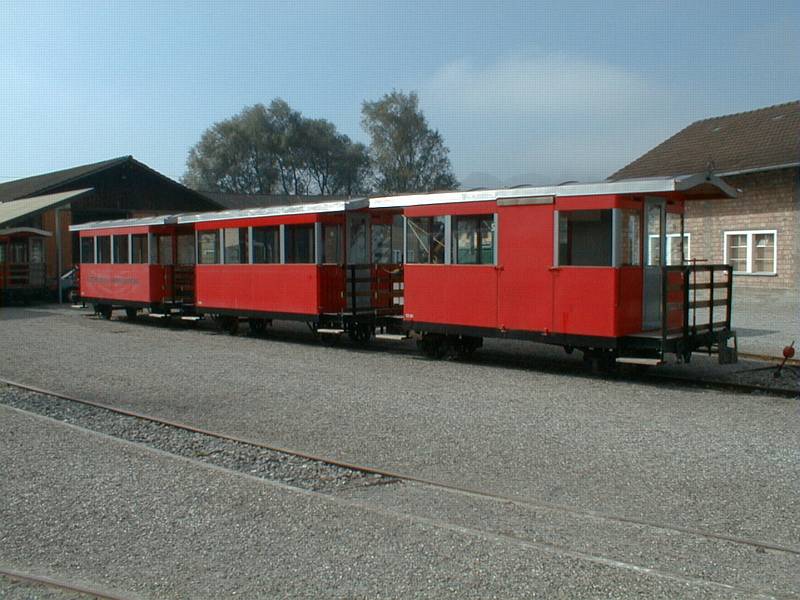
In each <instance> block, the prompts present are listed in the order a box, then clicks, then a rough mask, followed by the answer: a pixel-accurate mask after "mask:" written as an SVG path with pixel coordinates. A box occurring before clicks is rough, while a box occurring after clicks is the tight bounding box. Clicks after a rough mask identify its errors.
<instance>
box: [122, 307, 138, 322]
mask: <svg viewBox="0 0 800 600" xmlns="http://www.w3.org/2000/svg"><path fill="white" fill-rule="evenodd" d="M138 315H139V309H137V308H131V307H128V308H126V309H125V318H126V319H128V321H135V320H136V317H137V316H138Z"/></svg>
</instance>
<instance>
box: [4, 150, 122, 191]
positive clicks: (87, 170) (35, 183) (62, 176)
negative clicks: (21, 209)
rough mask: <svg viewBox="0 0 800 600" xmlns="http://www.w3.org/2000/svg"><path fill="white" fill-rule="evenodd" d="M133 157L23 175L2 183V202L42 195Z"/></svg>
mask: <svg viewBox="0 0 800 600" xmlns="http://www.w3.org/2000/svg"><path fill="white" fill-rule="evenodd" d="M132 158H133V157H131V156H120V157H118V158H112V159H111V160H104V161H101V162H96V163H92V164H90V165H81V166H78V167H71V168H69V169H61V170H60V171H53V172H52V173H43V174H41V175H33V176H32V177H23V178H22V179H15V180H14V181H7V182H5V183H0V202H12V201H14V200H18V199H20V198H26V197H30V196H33V195H41V194H42V193H43V192H47V191H48V190H49V189H51V188H54V187H56V186H61V185H65V184H67V183H69V182H71V181H74V180H75V179H80V178H81V177H86V176H87V175H91V174H92V173H96V172H98V171H102V170H103V169H107V168H109V167H114V166H117V165H121V164H123V163H125V162H126V161H128V160H131V159H132Z"/></svg>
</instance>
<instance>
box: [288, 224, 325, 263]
mask: <svg viewBox="0 0 800 600" xmlns="http://www.w3.org/2000/svg"><path fill="white" fill-rule="evenodd" d="M300 231H302V232H307V241H308V242H309V245H308V248H307V250H308V256H307V257H305V256H303V257H300V256H298V255H299V252H298V251H299V250H300V248H301V244H299V242H300V241H301V239H302V238H301V237H300V236H299V235H298V232H300ZM316 237H317V236H316V232H315V227H314V224H313V223H295V224H287V225H285V226H284V227H283V248H284V262H285V263H286V264H292V265H313V264H315V263H316ZM301 258H303V259H305V260H301Z"/></svg>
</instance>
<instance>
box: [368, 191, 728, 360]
mask: <svg viewBox="0 0 800 600" xmlns="http://www.w3.org/2000/svg"><path fill="white" fill-rule="evenodd" d="M733 196H735V191H734V190H733V189H732V188H730V187H729V186H727V185H726V184H725V183H723V182H722V181H721V180H719V179H718V178H715V177H711V176H706V175H698V176H686V177H677V178H658V179H646V180H633V181H625V182H608V183H597V184H571V185H563V186H555V187H544V188H517V189H502V190H478V191H471V192H463V193H459V192H452V193H437V194H419V195H410V196H395V197H385V198H373V199H372V200H371V201H370V207H371V208H373V209H390V208H394V209H402V210H403V214H404V216H405V219H406V239H405V271H404V286H405V296H404V303H405V310H404V316H405V326H406V328H408V329H410V330H412V331H413V332H415V333H416V334H417V335H418V336H419V337H420V346H421V348H422V350H423V351H424V352H426V353H427V354H429V355H431V356H438V355H442V354H444V353H445V352H447V350H448V347H450V348H453V347H455V349H456V351H458V352H459V353H466V354H468V353H470V352H471V351H473V350H474V349H475V348H477V347H478V346H480V345H481V343H482V338H483V337H485V336H498V337H510V338H518V339H530V340H535V341H540V342H546V343H552V344H559V345H563V346H564V347H565V348H567V349H568V350H569V351H571V349H572V348H580V349H581V350H583V351H584V353H585V355H586V356H588V357H590V358H594V359H595V360H604V361H605V360H610V359H611V360H613V359H616V360H617V361H620V362H635V363H642V364H652V363H657V362H660V361H661V360H662V359H663V357H664V353H665V352H674V353H676V354H678V355H679V357H680V358H682V359H686V360H688V359H689V358H690V356H691V353H692V351H693V350H695V349H697V348H699V347H707V348H708V349H709V350H710V349H711V348H712V347H713V348H715V349H718V350H719V352H720V358H721V360H733V359H735V356H734V355H733V354H734V353H733V351H732V349H731V350H729V349H728V348H727V341H728V339H729V338H730V337H734V339H735V336H734V334H733V333H732V332H731V331H730V292H731V288H730V286H731V271H730V267H727V266H725V265H696V264H695V265H692V264H687V259H688V257H687V256H686V253H685V248H684V244H683V240H684V232H683V209H684V203H685V202H689V201H692V200H693V199H697V198H714V197H717V198H719V197H733ZM704 294H705V295H704ZM704 309H705V313H702V311H703V310H704ZM698 319H699V322H698Z"/></svg>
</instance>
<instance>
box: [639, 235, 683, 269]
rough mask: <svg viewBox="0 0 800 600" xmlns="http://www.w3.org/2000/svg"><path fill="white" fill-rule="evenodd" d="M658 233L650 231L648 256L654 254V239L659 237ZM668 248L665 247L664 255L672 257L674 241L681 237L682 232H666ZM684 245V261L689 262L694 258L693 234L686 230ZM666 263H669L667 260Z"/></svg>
mask: <svg viewBox="0 0 800 600" xmlns="http://www.w3.org/2000/svg"><path fill="white" fill-rule="evenodd" d="M658 237H659V236H658V234H655V233H650V234H648V235H647V256H648V257H650V256H652V255H653V240H655V239H656V238H658ZM665 237H666V242H665V245H666V248H664V256H665V257H670V256H672V241H673V240H677V239H678V238H680V237H681V234H680V233H668V234H666V236H665ZM683 237H684V241H685V243H684V246H683V262H684V263H688V262H689V261H690V260H691V258H692V234H691V233H689V232H688V231H684V233H683ZM664 264H667V262H666V261H665V263H664Z"/></svg>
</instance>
